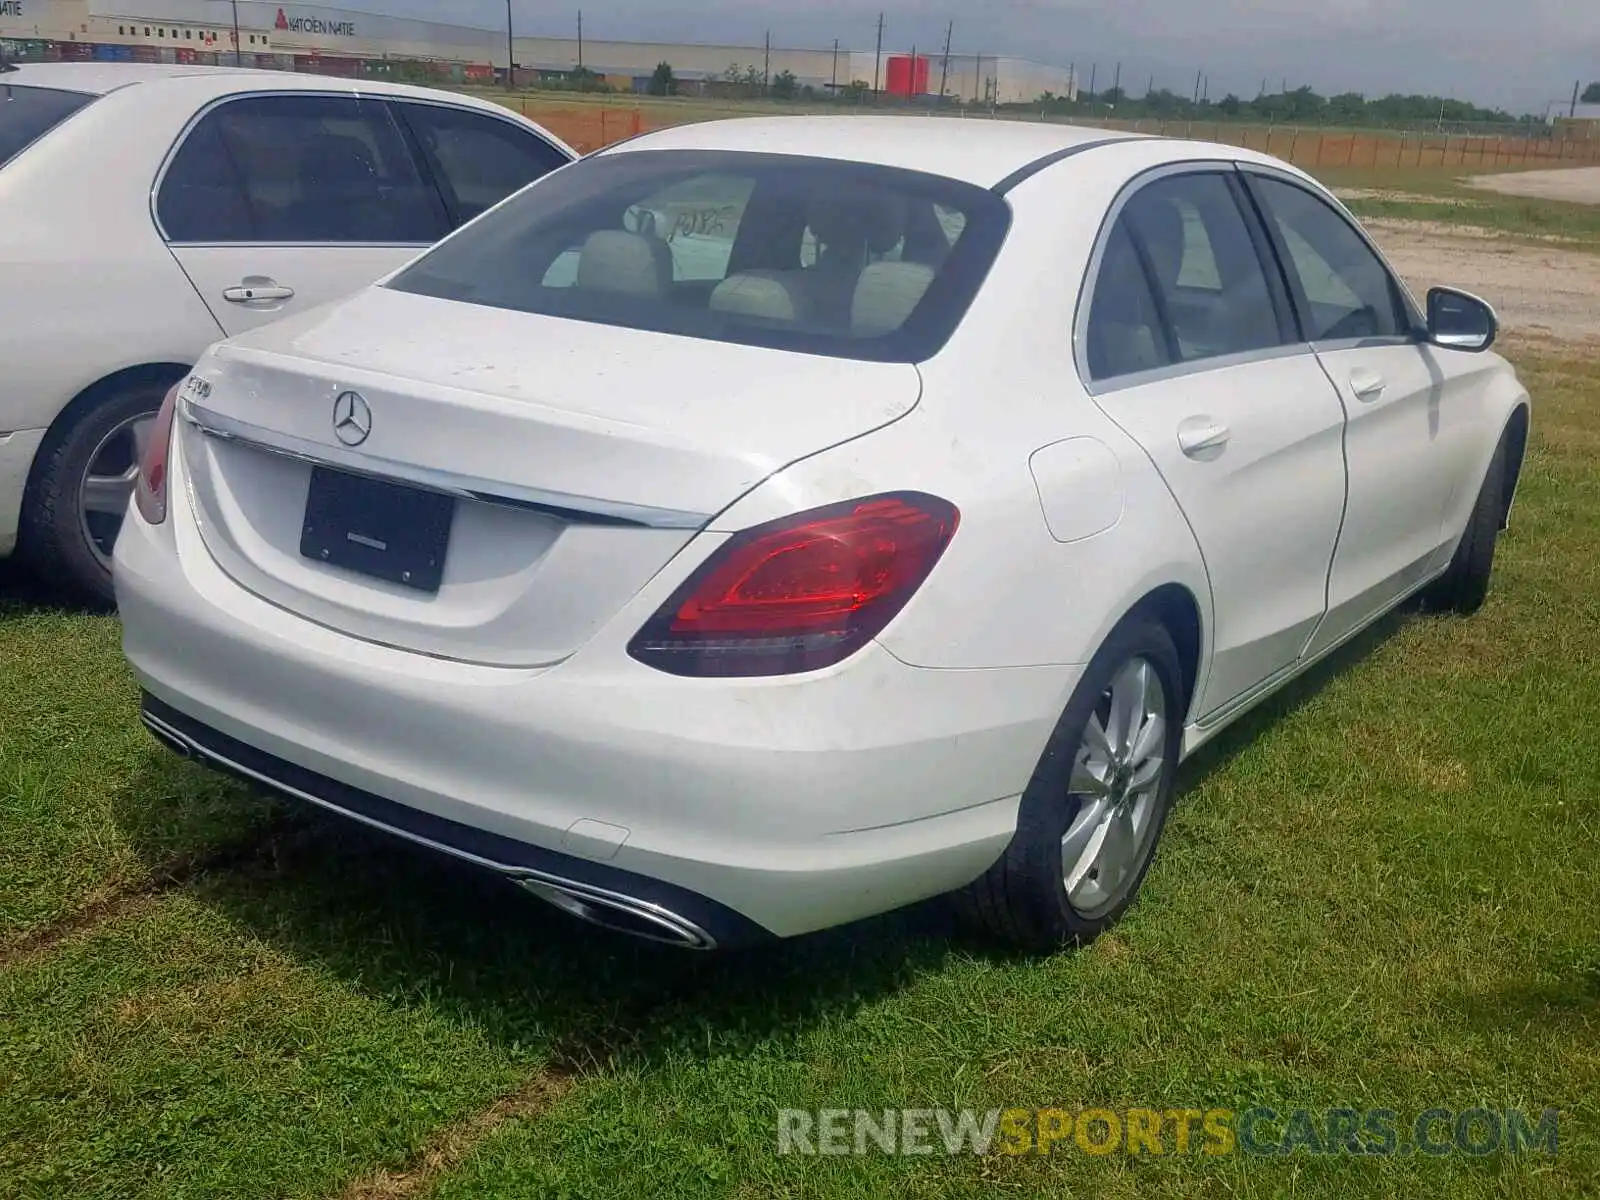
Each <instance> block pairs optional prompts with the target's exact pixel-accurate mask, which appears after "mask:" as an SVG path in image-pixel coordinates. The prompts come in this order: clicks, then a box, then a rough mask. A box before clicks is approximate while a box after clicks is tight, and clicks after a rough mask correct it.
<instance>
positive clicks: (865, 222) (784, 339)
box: [387, 151, 1010, 362]
mask: <svg viewBox="0 0 1600 1200" xmlns="http://www.w3.org/2000/svg"><path fill="white" fill-rule="evenodd" d="M1009 222H1010V208H1009V207H1008V206H1007V205H1006V203H1005V201H1004V200H1002V199H1001V198H1000V197H999V196H996V195H994V194H993V193H991V192H989V191H986V190H985V189H983V188H979V187H974V186H972V185H970V184H966V183H961V182H959V181H956V180H952V179H946V178H944V177H942V176H936V175H928V174H924V173H921V172H914V171H904V170H898V169H894V168H888V167H880V166H870V165H866V164H861V163H847V162H838V161H835V160H832V159H819V158H809V157H798V156H788V155H769V154H750V153H739V152H726V151H716V152H710V151H633V152H622V153H613V154H605V155H599V156H596V157H593V158H587V159H582V160H580V161H579V162H577V163H575V164H573V165H572V166H571V167H568V168H567V169H566V170H563V171H560V172H558V173H557V174H554V175H552V176H550V178H549V179H547V180H544V181H543V182H541V183H539V184H537V185H536V186H534V187H532V188H529V189H528V190H527V191H526V192H524V193H523V194H521V195H520V196H518V197H516V198H514V199H513V200H512V201H511V202H510V203H508V204H506V205H504V206H502V207H501V208H499V209H497V210H496V211H495V212H493V213H490V214H488V215H486V216H485V217H484V218H483V220H481V221H479V222H477V223H476V224H474V225H473V226H471V227H470V228H468V229H466V230H463V231H462V232H461V233H459V234H457V235H456V236H455V237H452V238H451V239H450V240H449V241H447V242H445V243H444V244H442V245H440V246H438V247H436V248H435V249H434V250H433V251H432V252H430V253H429V254H427V255H425V256H423V257H422V258H421V259H419V260H418V261H417V262H416V263H414V264H412V266H411V267H409V268H407V269H406V270H405V271H403V272H402V273H401V274H400V275H398V276H397V277H396V278H395V279H394V280H392V281H391V282H390V283H389V284H388V285H387V286H389V287H392V288H394V289H396V290H398V291H405V292H413V293H417V294H421V295H429V296H438V297H442V298H445V299H451V300H459V301H465V302H468V303H472V304H481V305H485V306H488V307H492V308H503V309H513V310H517V311H521V312H530V313H541V314H545V315H550V316H558V317H566V318H570V319H572V320H579V321H588V322H594V323H599V324H606V325H619V326H626V327H628V328H634V329H651V330H657V331H660V332H666V333H676V334H681V335H684V336H689V337H701V338H708V339H712V340H717V341H727V342H738V343H742V344H747V345H758V346H771V347H776V348H782V349H791V350H797V351H801V352H806V353H816V354H828V355H834V356H839V357H847V358H860V359H872V360H879V361H903V362H915V361H919V360H921V359H923V358H926V357H928V356H929V355H931V354H933V353H934V352H936V351H937V350H938V348H939V347H940V346H941V345H943V344H944V342H945V340H946V339H947V338H948V337H949V335H950V334H951V332H953V331H954V329H955V327H956V325H957V324H958V323H959V322H960V320H961V317H962V316H963V315H964V314H965V312H966V309H967V307H968V305H969V304H970V303H971V300H972V298H973V296H974V295H975V294H976V292H977V290H978V288H979V287H980V286H981V284H982V282H983V278H984V275H985V274H986V273H987V271H988V269H989V266H990V264H991V263H992V262H993V260H994V257H995V255H996V253H997V252H998V250H999V247H1000V244H1001V242H1002V241H1003V240H1004V238H1005V234H1006V230H1007V228H1008V226H1009Z"/></svg>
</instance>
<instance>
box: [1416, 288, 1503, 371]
mask: <svg viewBox="0 0 1600 1200" xmlns="http://www.w3.org/2000/svg"><path fill="white" fill-rule="evenodd" d="M1499 332H1500V322H1499V320H1498V318H1496V317H1495V315H1494V309H1492V308H1490V307H1489V305H1488V304H1487V303H1486V302H1485V301H1483V300H1480V299H1478V297H1476V296H1474V295H1472V294H1471V293H1469V292H1458V291H1456V290H1455V289H1454V288H1442V287H1436V288H1431V289H1429V291H1428V340H1429V341H1430V342H1432V343H1433V344H1434V345H1436V346H1443V347H1444V348H1445V349H1446V350H1465V351H1468V352H1469V353H1474V354H1476V353H1481V352H1482V351H1484V350H1487V349H1488V348H1489V347H1490V346H1492V345H1494V339H1495V337H1496V336H1497V335H1498V334H1499Z"/></svg>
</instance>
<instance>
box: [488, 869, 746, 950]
mask: <svg viewBox="0 0 1600 1200" xmlns="http://www.w3.org/2000/svg"><path fill="white" fill-rule="evenodd" d="M511 882H513V883H515V884H516V885H517V886H518V887H520V888H522V889H523V891H526V892H530V893H532V894H533V895H535V896H537V897H538V898H539V899H541V900H543V901H544V902H545V903H546V904H550V905H552V906H553V907H555V908H559V909H560V910H561V911H562V912H564V913H566V914H567V915H568V916H572V917H576V918H578V920H580V921H584V922H587V923H588V924H590V925H598V926H600V927H601V928H603V929H609V930H611V931H612V932H614V933H624V934H628V935H629V936H630V937H637V938H644V939H646V940H647V941H652V942H662V943H664V944H666V945H669V946H677V947H679V948H681V949H685V950H713V949H715V948H716V941H715V940H714V939H713V938H712V937H711V935H710V934H708V933H707V932H706V931H705V930H703V929H701V928H700V927H699V926H698V925H696V924H694V923H693V922H692V921H688V920H685V919H684V918H683V917H680V916H678V915H677V914H676V913H673V912H669V911H668V910H666V909H664V908H661V907H660V906H658V905H655V904H650V903H648V902H646V901H643V900H633V899H631V898H629V897H626V896H620V895H619V896H611V895H606V896H600V895H594V894H590V893H588V892H579V891H574V890H571V889H568V888H564V887H558V886H556V885H555V884H551V883H546V882H544V881H543V880H540V879H527V878H519V877H517V876H512V877H511Z"/></svg>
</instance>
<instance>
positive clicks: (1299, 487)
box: [1079, 165, 1345, 722]
mask: <svg viewBox="0 0 1600 1200" xmlns="http://www.w3.org/2000/svg"><path fill="white" fill-rule="evenodd" d="M1270 261H1271V254H1270V250H1269V249H1268V247H1267V244H1266V241H1265V236H1264V232H1263V231H1262V230H1261V228H1260V226H1259V224H1258V223H1257V222H1256V220H1255V217H1254V215H1253V212H1252V211H1251V210H1250V209H1249V208H1248V207H1247V205H1246V204H1245V203H1244V195H1243V191H1242V188H1241V184H1240V182H1239V180H1238V179H1237V176H1236V173H1235V172H1234V171H1233V170H1232V169H1231V167H1228V166H1226V165H1219V166H1216V167H1211V168H1207V169H1204V170H1200V171H1196V170H1194V169H1193V168H1192V167H1191V168H1187V169H1180V170H1178V171H1177V172H1176V173H1166V174H1162V175H1159V176H1157V177H1155V178H1154V179H1153V180H1152V181H1151V182H1149V183H1146V184H1144V185H1143V186H1142V187H1141V188H1140V189H1139V190H1138V191H1137V192H1135V193H1133V195H1132V196H1131V197H1129V198H1127V199H1126V201H1125V203H1124V204H1123V206H1122V207H1121V209H1120V211H1119V212H1118V213H1117V215H1116V219H1115V222H1114V224H1113V225H1112V226H1111V232H1110V234H1109V235H1108V237H1107V240H1106V243H1105V245H1104V247H1103V249H1102V250H1101V252H1100V254H1099V255H1098V266H1097V271H1098V274H1097V278H1096V283H1095V289H1094V294H1093V301H1092V304H1091V305H1090V306H1089V311H1088V317H1087V322H1086V325H1085V326H1084V328H1083V329H1082V331H1081V335H1080V338H1079V345H1080V354H1081V369H1082V370H1083V371H1084V373H1085V377H1086V378H1087V379H1089V380H1090V381H1091V383H1090V390H1091V391H1092V392H1094V393H1095V396H1096V401H1097V403H1098V404H1099V405H1100V407H1101V408H1102V409H1103V410H1104V411H1105V412H1106V413H1107V414H1108V415H1109V416H1110V417H1111V418H1112V419H1113V420H1114V421H1116V422H1117V423H1118V424H1119V425H1120V426H1121V427H1122V428H1123V429H1124V430H1126V431H1127V432H1128V433H1129V434H1130V435H1131V436H1132V437H1133V438H1134V439H1136V440H1137V441H1138V442H1139V444H1140V445H1141V446H1142V447H1143V448H1144V449H1145V451H1146V452H1147V453H1148V454H1149V456H1150V458H1151V459H1152V461H1153V462H1154V463H1155V465H1156V467H1157V469H1158V470H1159V471H1160V472H1161V475H1162V477H1163V479H1165V481H1166V483H1167V486H1168V487H1169V488H1170V489H1171V491H1172V494H1173V496H1174V497H1175V498H1176V499H1177V502H1178V504H1179V505H1180V507H1181V508H1182V509H1183V512H1184V515H1185V517H1186V518H1187V519H1188V521H1189V524H1190V527H1191V528H1192V529H1193V530H1194V534H1195V537H1196V540H1197V541H1198V542H1199V545H1200V550H1201V553H1202V555H1203V556H1204V559H1205V566H1206V571H1207V574H1208V575H1209V577H1210V582H1211V593H1212V603H1213V608H1214V616H1213V626H1214V627H1213V629H1212V647H1213V654H1212V663H1211V670H1210V674H1209V677H1208V681H1207V683H1206V685H1205V690H1204V693H1203V694H1202V695H1201V696H1198V697H1197V698H1196V704H1195V707H1194V708H1193V710H1192V711H1193V712H1194V713H1195V715H1196V716H1197V717H1198V718H1199V719H1200V720H1201V721H1202V722H1203V721H1204V719H1205V717H1206V716H1207V715H1210V714H1213V713H1216V712H1217V711H1218V710H1220V709H1223V708H1225V707H1227V706H1228V705H1229V702H1230V701H1233V700H1236V699H1237V698H1239V697H1240V696H1242V695H1244V694H1245V693H1248V692H1250V691H1251V690H1252V689H1254V688H1255V687H1256V686H1257V685H1259V684H1261V683H1262V682H1264V681H1265V680H1267V679H1269V678H1271V677H1272V676H1274V675H1276V674H1278V673H1279V672H1282V671H1283V670H1285V669H1287V668H1289V667H1292V666H1293V665H1294V664H1295V662H1296V661H1297V660H1298V658H1299V656H1300V652H1301V650H1302V648H1303V647H1304V645H1305V644H1306V642H1307V640H1308V639H1309V638H1310V636H1311V634H1312V631H1313V630H1314V629H1315V628H1316V626H1317V625H1318V623H1319V622H1320V621H1321V620H1322V618H1323V615H1324V612H1325V601H1326V585H1327V577H1328V565H1329V562H1330V560H1331V559H1332V557H1333V551H1334V545H1335V543H1336V541H1337V539H1338V533H1339V520H1340V514H1341V513H1342V511H1343V507H1344V498H1345V474H1344V455H1343V449H1342V445H1341V443H1342V440H1343V434H1344V413H1343V410H1342V409H1341V407H1340V404H1339V398H1338V395H1337V394H1336V393H1335V392H1334V389H1333V387H1332V386H1331V385H1330V384H1329V382H1328V379H1327V377H1326V375H1325V374H1324V373H1323V371H1322V368H1321V366H1320V365H1319V364H1318V362H1317V360H1316V357H1315V355H1314V354H1313V353H1312V350H1311V348H1310V346H1308V345H1306V344H1305V343H1303V342H1301V341H1300V340H1299V339H1298V337H1297V335H1296V333H1295V331H1294V328H1293V323H1292V319H1291V314H1290V312H1289V310H1288V306H1287V301H1286V297H1285V295H1284V293H1283V287H1282V279H1281V276H1280V275H1278V274H1277V272H1276V270H1275V268H1273V269H1269V268H1268V267H1267V266H1265V265H1264V264H1265V263H1268V262H1270Z"/></svg>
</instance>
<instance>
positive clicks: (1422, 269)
mask: <svg viewBox="0 0 1600 1200" xmlns="http://www.w3.org/2000/svg"><path fill="white" fill-rule="evenodd" d="M1574 173H1575V172H1566V171H1562V172H1556V171H1551V172H1539V174H1552V175H1554V174H1574ZM1596 175H1597V178H1600V172H1596ZM1518 178H1521V177H1520V176H1519V177H1518ZM1364 224H1365V225H1366V227H1367V228H1368V229H1369V230H1370V231H1371V232H1372V236H1373V237H1374V238H1375V239H1376V240H1377V242H1378V244H1379V245H1380V246H1382V247H1383V252H1384V253H1385V254H1386V255H1388V257H1389V261H1390V263H1392V264H1393V266H1394V268H1395V270H1396V271H1398V272H1400V274H1401V275H1402V276H1403V277H1404V278H1405V281H1406V282H1407V283H1408V284H1409V285H1410V287H1411V290H1412V293H1413V294H1414V295H1415V296H1416V297H1417V300H1418V302H1422V301H1424V300H1425V299H1426V297H1427V293H1428V289H1429V288H1430V287H1433V286H1435V285H1438V284H1448V285H1450V286H1452V287H1458V288H1462V289H1463V290H1465V291H1469V292H1473V293H1475V294H1477V295H1479V296H1482V297H1483V298H1484V299H1485V300H1487V301H1488V302H1489V303H1490V304H1492V305H1494V307H1495V311H1496V313H1498V314H1499V317H1500V323H1501V326H1502V328H1504V329H1505V330H1506V331H1507V332H1510V333H1521V334H1526V335H1529V336H1533V337H1544V338H1556V339H1559V340H1561V341H1566V342H1588V343H1596V344H1600V254H1595V253H1592V252H1589V251H1581V250H1571V249H1567V248H1565V247H1563V246H1561V245H1560V244H1558V243H1550V244H1531V245H1530V244H1529V243H1527V242H1519V241H1513V240H1511V239H1509V238H1503V237H1497V236H1495V235H1494V234H1493V233H1492V232H1489V231H1486V230H1482V229H1477V228H1474V227H1472V226H1466V225H1445V224H1440V223H1436V222H1431V221H1402V220H1389V219H1384V218H1374V219H1371V220H1368V221H1365V222H1364Z"/></svg>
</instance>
